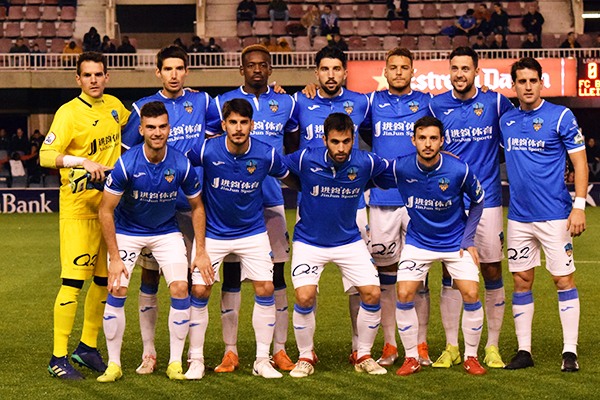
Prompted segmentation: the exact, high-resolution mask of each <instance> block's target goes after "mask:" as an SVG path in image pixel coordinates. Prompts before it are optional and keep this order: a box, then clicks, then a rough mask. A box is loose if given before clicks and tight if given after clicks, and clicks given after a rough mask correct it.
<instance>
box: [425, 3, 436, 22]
mask: <svg viewBox="0 0 600 400" xmlns="http://www.w3.org/2000/svg"><path fill="white" fill-rule="evenodd" d="M422 14H423V18H437V16H438V10H437V8H436V7H435V4H430V3H428V4H425V5H423V11H422Z"/></svg>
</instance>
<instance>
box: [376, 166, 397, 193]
mask: <svg viewBox="0 0 600 400" xmlns="http://www.w3.org/2000/svg"><path fill="white" fill-rule="evenodd" d="M394 168H396V161H395V160H394V161H392V162H389V161H387V160H386V167H385V168H384V169H383V170H382V171H381V172H380V173H379V174H377V175H375V174H373V178H372V180H373V183H375V185H376V186H377V187H378V188H381V189H391V188H395V187H398V184H397V183H396V175H395V174H394Z"/></svg>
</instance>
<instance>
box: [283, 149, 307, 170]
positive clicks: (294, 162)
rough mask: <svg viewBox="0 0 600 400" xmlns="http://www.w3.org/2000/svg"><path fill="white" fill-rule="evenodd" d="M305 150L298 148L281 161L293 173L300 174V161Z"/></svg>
mask: <svg viewBox="0 0 600 400" xmlns="http://www.w3.org/2000/svg"><path fill="white" fill-rule="evenodd" d="M305 151H306V149H304V150H298V151H295V152H293V153H292V154H288V155H286V156H284V157H283V163H284V164H285V165H286V167H288V169H289V170H290V171H291V172H292V173H293V174H294V175H300V162H301V160H302V155H303V154H304V152H305Z"/></svg>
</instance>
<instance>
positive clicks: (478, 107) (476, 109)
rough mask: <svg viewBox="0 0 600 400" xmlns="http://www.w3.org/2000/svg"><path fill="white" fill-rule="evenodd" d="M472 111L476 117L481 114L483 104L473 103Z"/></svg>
mask: <svg viewBox="0 0 600 400" xmlns="http://www.w3.org/2000/svg"><path fill="white" fill-rule="evenodd" d="M473 112H474V113H475V114H476V115H477V116H478V117H481V114H483V104H482V103H475V104H473Z"/></svg>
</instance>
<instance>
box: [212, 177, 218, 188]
mask: <svg viewBox="0 0 600 400" xmlns="http://www.w3.org/2000/svg"><path fill="white" fill-rule="evenodd" d="M210 186H212V187H214V188H215V189H218V188H219V177H218V176H217V177H216V178H215V179H213V181H212V183H211V184H210Z"/></svg>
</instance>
